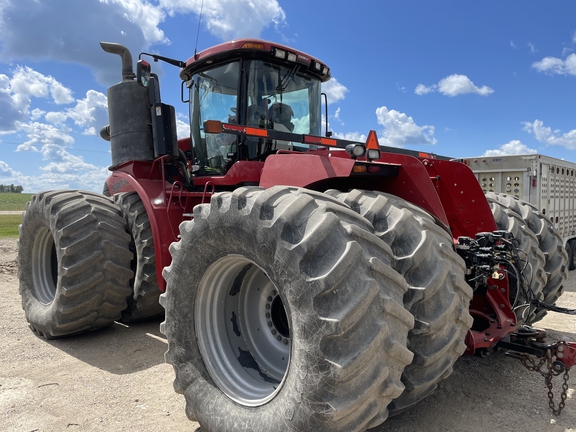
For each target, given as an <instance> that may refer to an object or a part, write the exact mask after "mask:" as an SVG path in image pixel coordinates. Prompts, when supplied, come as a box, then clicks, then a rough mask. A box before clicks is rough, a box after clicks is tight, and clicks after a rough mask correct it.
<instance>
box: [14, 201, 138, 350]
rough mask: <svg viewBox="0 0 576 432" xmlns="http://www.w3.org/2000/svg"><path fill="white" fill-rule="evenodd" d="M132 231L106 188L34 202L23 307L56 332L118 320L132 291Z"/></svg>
mask: <svg viewBox="0 0 576 432" xmlns="http://www.w3.org/2000/svg"><path fill="white" fill-rule="evenodd" d="M129 243H130V236H129V235H128V233H127V232H126V230H125V223H124V219H123V218H122V216H121V215H120V211H119V209H118V207H116V206H115V205H114V203H113V202H112V201H111V200H110V199H109V198H106V197H104V196H103V195H99V194H95V193H91V192H82V191H50V192H42V193H39V194H37V195H34V196H33V197H32V200H31V201H30V202H28V204H27V205H26V212H25V213H24V215H23V216H22V224H21V225H20V239H19V240H18V278H19V279H20V294H21V296H22V307H23V308H24V311H25V313H26V319H27V320H28V322H29V323H30V326H31V328H32V329H33V330H34V331H36V332H37V333H38V334H40V335H41V336H44V337H46V338H47V339H52V338H56V337H61V336H68V335H71V334H76V333H82V332H85V331H88V330H94V329H98V328H101V327H105V326H108V325H110V324H111V323H112V322H114V320H117V319H119V318H120V315H121V312H122V310H123V309H125V308H126V297H127V296H128V295H129V294H130V289H129V288H127V287H128V286H129V280H130V278H131V277H132V272H131V271H130V260H131V259H132V253H130V250H129V248H128V246H129Z"/></svg>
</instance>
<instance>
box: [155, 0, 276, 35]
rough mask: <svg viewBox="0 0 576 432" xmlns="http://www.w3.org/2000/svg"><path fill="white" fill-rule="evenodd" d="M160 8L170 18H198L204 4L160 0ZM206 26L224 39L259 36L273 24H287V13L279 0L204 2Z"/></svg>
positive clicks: (204, 21) (188, 1) (198, 1)
mask: <svg viewBox="0 0 576 432" xmlns="http://www.w3.org/2000/svg"><path fill="white" fill-rule="evenodd" d="M160 6H161V7H163V8H164V9H165V10H166V11H167V12H168V14H170V15H174V14H175V13H194V14H196V15H198V14H199V13H200V8H201V7H202V1H201V0H160ZM202 23H203V24H204V25H205V26H206V27H207V28H208V30H209V31H210V32H211V33H212V34H213V35H215V36H217V37H219V38H220V39H222V40H228V39H237V38H242V37H258V36H260V33H262V31H263V30H264V29H265V28H266V27H268V26H269V25H270V24H272V25H274V27H276V28H280V27H282V26H284V25H286V13H285V12H284V10H283V9H282V8H281V7H280V4H279V3H278V1H277V0H212V1H209V2H208V1H205V2H204V6H203V12H202Z"/></svg>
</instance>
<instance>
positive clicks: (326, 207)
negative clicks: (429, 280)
mask: <svg viewBox="0 0 576 432" xmlns="http://www.w3.org/2000/svg"><path fill="white" fill-rule="evenodd" d="M370 229H371V226H370V224H369V223H368V222H367V221H366V220H365V219H363V218H361V217H360V216H359V215H357V214H356V213H354V212H353V211H352V210H350V209H349V208H348V207H346V206H344V205H343V204H341V203H339V202H338V201H336V200H335V199H333V198H330V197H328V196H326V195H324V194H321V193H317V192H312V191H307V190H303V189H296V188H289V187H273V188H270V189H267V190H263V189H260V188H240V189H237V190H236V191H234V192H227V193H221V194H217V195H215V196H213V197H212V200H211V203H210V204H205V205H199V206H196V207H195V208H194V219H193V220H192V221H189V222H183V223H182V224H181V225H180V233H181V240H180V241H179V242H177V243H173V244H172V245H171V246H170V252H171V254H172V263H171V264H170V266H169V267H166V268H165V269H164V272H163V275H164V277H165V279H166V281H167V288H166V292H165V293H164V294H162V295H161V297H160V301H161V303H162V305H163V306H164V308H165V309H166V320H165V322H164V323H163V324H162V326H161V330H162V331H163V333H164V334H165V335H166V338H167V339H168V352H167V353H166V361H167V362H168V363H170V364H172V365H173V366H174V370H175V373H176V380H175V382H174V388H175V389H176V391H177V392H180V393H183V394H184V396H185V399H186V412H187V415H188V417H189V418H190V419H197V421H198V422H199V423H200V425H201V427H202V429H203V430H204V429H206V430H210V431H217V430H218V431H229V432H235V431H255V432H258V431H262V432H268V431H277V430H282V431H304V430H306V431H312V430H313V431H346V432H348V431H363V430H365V429H367V428H370V427H374V426H377V425H378V424H380V423H382V422H383V421H384V420H385V419H386V417H387V406H388V404H389V403H390V401H391V400H392V399H394V398H396V397H398V396H399V395H400V393H401V392H402V390H403V388H404V386H403V385H402V382H401V380H400V377H401V374H402V371H403V369H404V367H405V366H406V365H407V364H409V363H410V362H411V360H412V353H411V352H410V351H409V350H408V349H407V348H406V336H407V334H408V331H409V330H410V329H411V328H412V326H413V323H414V320H413V317H412V315H411V314H410V313H409V312H407V311H406V309H404V307H403V305H402V297H403V295H404V293H405V292H406V290H407V285H406V281H405V280H404V278H402V277H401V276H400V275H399V274H398V273H397V272H395V271H394V270H393V269H392V268H391V267H390V257H391V252H390V249H389V248H388V247H387V246H386V245H385V244H384V243H383V242H381V241H380V240H379V239H378V238H377V237H375V236H374V235H373V234H371V233H370V232H369V230H370Z"/></svg>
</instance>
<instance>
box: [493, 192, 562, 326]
mask: <svg viewBox="0 0 576 432" xmlns="http://www.w3.org/2000/svg"><path fill="white" fill-rule="evenodd" d="M486 197H487V198H488V201H490V202H491V203H492V202H494V203H496V202H497V203H499V204H500V207H501V209H502V210H504V213H506V214H507V215H508V217H509V218H512V219H517V217H518V216H519V217H520V218H521V220H522V221H523V222H524V223H523V224H521V227H522V226H523V228H522V230H523V233H524V234H525V235H526V236H529V237H530V238H533V237H536V241H537V244H538V249H539V250H540V252H541V253H542V255H543V257H544V266H543V268H544V272H545V276H546V277H545V283H544V284H543V288H542V290H541V291H540V293H541V295H540V296H539V297H538V299H539V300H542V301H543V302H544V303H548V304H554V302H555V301H556V300H557V299H558V298H559V297H560V295H561V294H562V291H563V290H564V281H565V280H566V278H567V277H568V265H569V264H568V263H569V261H568V254H567V252H566V250H565V249H564V246H563V245H562V238H561V237H560V235H558V233H557V232H556V230H555V229H554V227H553V226H552V223H551V222H550V221H549V220H548V219H547V218H546V217H545V216H544V215H543V214H541V213H540V212H539V211H538V209H537V208H536V207H535V206H533V205H532V204H530V203H527V202H525V201H522V200H520V199H518V198H516V197H515V196H512V195H507V194H499V193H494V192H488V193H486ZM491 206H492V207H493V211H494V206H493V205H492V204H491ZM496 223H497V224H498V221H496ZM498 226H499V227H500V225H498ZM530 262H531V263H532V262H533V260H531V261H530ZM534 265H535V264H534ZM533 291H534V288H533ZM536 292H537V291H535V293H536ZM546 313H547V310H546V309H543V308H538V309H536V311H533V312H532V314H531V315H530V316H529V318H528V319H527V320H526V321H525V322H526V323H527V324H532V323H535V322H537V321H540V320H541V319H542V318H543V317H544V315H546Z"/></svg>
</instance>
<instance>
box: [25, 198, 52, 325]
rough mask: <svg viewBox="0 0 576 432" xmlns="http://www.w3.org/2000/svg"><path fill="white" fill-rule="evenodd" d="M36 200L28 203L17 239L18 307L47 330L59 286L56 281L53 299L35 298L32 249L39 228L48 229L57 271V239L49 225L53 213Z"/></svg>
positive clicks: (29, 318)
mask: <svg viewBox="0 0 576 432" xmlns="http://www.w3.org/2000/svg"><path fill="white" fill-rule="evenodd" d="M38 202H39V201H35V202H33V203H31V205H30V206H29V207H28V208H27V209H26V213H25V214H24V216H23V221H22V227H21V233H20V238H19V240H18V244H19V251H18V256H19V260H18V261H19V262H18V271H19V278H20V294H21V296H22V307H23V309H24V311H25V312H26V317H27V319H28V321H30V322H34V323H35V326H37V327H39V328H44V329H48V328H49V327H50V325H51V322H52V320H53V316H54V314H55V313H56V312H57V311H56V309H57V308H56V306H55V305H56V304H57V303H58V301H59V297H60V296H61V291H62V287H61V285H60V281H59V280H58V283H57V284H56V287H55V288H56V292H55V294H54V299H53V300H52V301H51V302H50V303H48V304H44V303H42V302H41V301H40V300H39V299H38V298H37V297H36V295H35V290H34V286H35V283H34V274H35V273H36V271H37V269H34V268H33V266H34V262H33V259H32V256H33V255H34V249H35V248H36V247H37V244H36V241H37V236H38V233H39V231H41V230H44V229H48V230H49V231H50V234H51V236H52V240H53V241H54V246H55V248H56V254H57V257H58V260H57V261H58V273H60V272H61V269H60V265H61V264H60V261H61V260H60V247H59V245H58V241H59V239H58V237H57V235H55V231H56V228H55V227H54V226H53V225H54V217H53V216H54V215H52V214H51V212H50V208H49V207H48V206H39V205H38Z"/></svg>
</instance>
